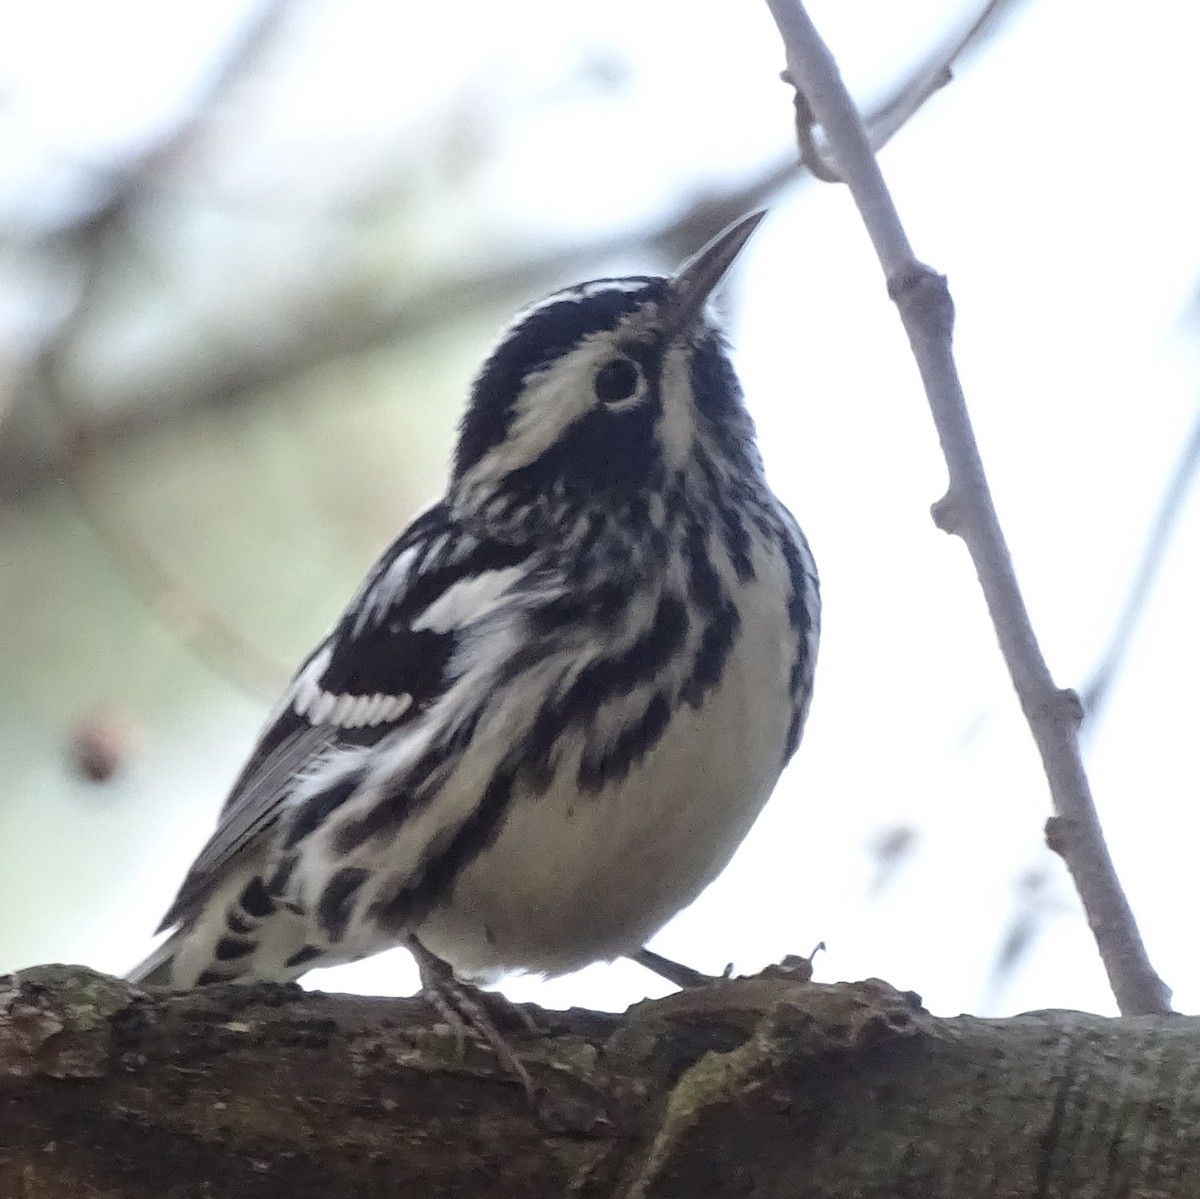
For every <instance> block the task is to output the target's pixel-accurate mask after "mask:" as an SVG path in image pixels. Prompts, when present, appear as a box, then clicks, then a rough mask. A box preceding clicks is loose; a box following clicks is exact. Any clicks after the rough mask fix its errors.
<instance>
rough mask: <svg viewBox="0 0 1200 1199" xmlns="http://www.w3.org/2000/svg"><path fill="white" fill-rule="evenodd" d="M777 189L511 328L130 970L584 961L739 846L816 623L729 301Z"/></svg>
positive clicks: (233, 973) (177, 974)
mask: <svg viewBox="0 0 1200 1199" xmlns="http://www.w3.org/2000/svg"><path fill="white" fill-rule="evenodd" d="M760 216H761V214H756V215H755V216H752V217H749V218H746V219H745V220H743V221H741V222H739V223H738V224H735V225H734V226H732V227H731V228H730V229H728V230H727V231H726V232H724V233H723V234H721V235H720V236H719V237H717V238H716V239H715V240H714V241H713V242H712V243H710V245H709V246H708V247H706V248H705V249H704V250H703V251H701V252H700V254H698V255H697V256H696V257H695V258H694V259H692V260H691V261H690V262H689V263H688V264H686V265H685V266H684V267H683V268H682V269H681V270H680V271H679V273H678V274H676V275H675V276H674V277H672V278H669V279H667V278H657V277H645V276H636V277H632V278H624V279H600V280H596V281H594V282H589V283H583V284H580V285H579V286H577V287H571V288H567V289H566V290H564V291H560V292H557V293H556V294H554V295H552V296H550V297H549V298H548V299H546V300H543V301H542V302H541V303H540V304H536V305H534V306H533V307H531V308H529V309H528V310H526V311H525V312H524V313H522V314H521V315H520V316H519V317H518V318H517V320H516V321H515V323H514V324H513V325H512V326H511V328H510V329H509V330H508V331H507V332H506V333H505V334H504V335H503V336H502V338H501V340H500V342H499V344H498V345H497V346H496V348H495V349H494V350H493V352H492V354H491V356H490V357H489V358H488V360H487V362H486V363H485V365H484V366H483V369H482V370H481V371H480V373H479V376H478V377H477V379H476V380H475V383H474V387H473V390H472V392H471V397H470V402H469V404H468V406H467V410H466V413H465V415H464V417H463V419H462V423H461V427H460V434H459V439H458V445H457V450H456V453H455V457H454V465H453V473H452V475H451V478H450V482H449V486H448V488H447V491H446V494H445V496H444V497H443V499H442V500H441V501H440V502H438V503H437V504H435V505H434V506H433V507H431V508H429V509H428V510H427V511H426V512H424V513H423V514H422V515H420V516H418V517H417V518H416V519H415V520H414V521H413V523H412V524H411V525H410V526H409V527H408V528H407V529H406V530H405V531H404V533H402V534H401V536H400V537H399V539H398V540H397V541H396V542H395V543H394V544H393V545H392V546H391V548H390V549H388V550H387V552H386V553H385V554H384V555H383V557H382V558H381V559H380V560H379V562H378V563H377V564H376V566H375V567H374V569H373V570H372V571H371V573H370V575H369V576H368V577H367V579H366V581H365V583H364V584H363V585H362V587H361V588H360V590H359V592H358V594H357V595H356V596H355V598H354V599H353V600H352V601H351V603H350V606H349V608H348V609H347V610H346V612H345V614H344V615H343V616H342V618H341V620H340V621H339V622H338V624H337V627H336V628H335V629H334V630H333V632H332V633H331V634H330V635H329V637H327V638H326V639H325V640H324V641H323V642H322V643H321V644H320V645H318V646H317V648H316V649H315V650H314V652H313V653H312V654H311V655H310V656H309V658H308V659H307V661H306V662H305V663H304V664H303V665H302V666H301V668H300V670H299V672H298V673H297V674H296V676H295V678H294V679H293V681H292V683H291V684H290V686H289V687H288V689H287V691H286V693H285V694H284V696H283V698H282V699H281V701H280V703H279V704H278V706H277V707H276V709H275V711H274V713H273V714H272V715H271V717H270V719H269V720H268V722H267V724H266V727H265V729H264V730H263V732H262V734H261V736H260V738H259V741H258V744H257V745H256V746H255V749H254V751H253V753H252V754H251V756H250V760H249V762H248V763H247V764H246V766H245V768H244V769H243V771H242V773H241V775H240V777H239V778H238V780H237V782H236V783H235V785H234V787H233V791H232V793H231V795H230V796H229V798H228V799H227V801H226V803H225V806H224V808H223V810H222V812H221V816H220V820H219V823H218V826H217V830H216V832H215V833H214V834H213V835H212V837H211V839H210V840H209V841H208V843H207V844H206V845H205V846H204V848H203V849H202V850H201V851H200V854H199V856H198V857H197V859H196V861H195V863H194V865H193V866H192V868H191V871H190V872H189V873H188V876H187V878H186V879H185V881H184V883H183V886H182V888H181V889H180V891H179V894H178V896H177V898H176V899H175V902H174V903H173V904H172V905H171V908H170V910H169V911H168V913H167V915H166V917H165V918H164V920H163V925H162V927H163V928H171V927H174V929H175V931H174V932H173V933H172V934H171V936H170V937H168V939H167V940H166V941H165V942H164V943H163V945H162V946H161V947H160V948H159V950H158V951H157V952H156V953H155V954H154V955H152V956H151V957H150V958H149V959H147V961H146V962H144V963H143V964H142V965H141V966H140V967H139V968H138V969H137V970H136V971H134V973H133V974H132V975H131V977H133V978H135V979H138V980H140V981H146V982H152V983H161V984H167V985H172V986H175V987H191V986H196V985H203V984H206V983H210V982H215V981H222V980H237V981H243V980H244V981H251V980H258V979H277V980H286V979H292V978H295V977H297V976H299V975H301V974H303V973H304V972H305V971H306V970H308V969H310V968H311V967H313V966H316V965H331V964H334V963H337V962H345V961H350V960H354V959H357V958H361V957H364V956H367V955H369V954H372V953H376V952H378V951H380V950H383V949H387V948H390V947H392V946H395V945H399V944H409V945H410V947H412V948H414V950H416V951H418V952H419V951H421V950H422V949H423V950H424V951H428V952H429V953H431V954H433V955H436V956H437V957H438V958H440V959H442V961H443V962H444V963H447V964H448V965H449V966H450V967H451V968H452V969H453V970H454V971H455V972H456V973H457V974H458V975H459V976H460V977H464V978H474V979H487V978H491V977H495V976H497V975H499V974H501V973H504V972H507V971H513V970H523V971H530V972H540V973H545V974H549V975H553V974H559V973H562V972H565V971H568V970H572V969H575V968H576V967H580V966H583V965H586V964H587V963H589V962H593V961H597V960H602V959H613V958H615V957H618V956H621V955H634V956H636V955H638V954H639V951H640V950H641V949H642V947H643V946H644V945H645V943H646V941H647V939H648V938H650V937H651V936H652V935H653V934H654V933H655V932H656V931H657V930H658V929H659V928H660V927H661V926H662V925H663V924H664V923H665V922H666V921H667V920H668V919H669V918H670V917H671V916H672V915H674V914H675V913H676V912H677V911H679V910H680V909H681V908H682V907H684V906H685V905H686V904H688V903H690V902H691V900H693V899H694V898H695V897H696V896H697V895H698V894H699V893H700V891H701V890H702V889H703V888H704V887H705V886H706V885H707V884H708V883H709V882H711V881H712V880H713V878H715V877H716V875H717V874H718V873H719V872H720V871H721V869H722V868H723V867H724V866H725V864H726V863H727V862H728V860H729V858H730V857H731V856H732V854H733V852H734V850H735V849H736V848H737V846H738V845H739V844H740V842H741V840H742V838H743V837H744V836H745V834H746V832H747V831H748V830H749V828H750V826H751V824H752V823H753V821H754V819H755V817H756V816H757V815H758V812H759V810H760V809H761V807H762V805H763V804H764V802H765V801H766V799H767V797H768V795H769V794H770V792H771V790H772V788H773V787H774V785H775V782H776V780H777V778H778V776H779V773H780V771H781V770H782V768H783V766H784V764H785V763H786V762H787V760H788V759H789V758H790V757H791V755H792V753H793V751H794V750H795V748H796V745H797V742H798V741H799V738H800V732H801V728H802V725H803V723H804V717H805V712H806V710H807V707H808V701H809V694H810V691H811V686H812V675H813V664H814V659H815V655H816V650H817V636H818V616H819V600H818V592H817V576H816V570H815V568H814V565H813V561H812V558H811V556H810V555H809V551H808V547H807V545H806V543H805V541H804V537H803V536H802V534H801V532H800V530H799V528H798V526H797V525H796V522H795V521H794V520H793V519H792V517H791V515H790V514H789V513H788V511H787V510H786V509H785V508H784V507H783V506H782V505H781V504H780V503H779V501H778V500H777V499H776V498H775V496H774V495H773V494H772V492H771V491H770V489H769V488H768V486H767V483H766V481H765V479H764V477H763V468H762V464H761V461H760V458H759V454H758V450H757V448H756V446H755V442H754V429H753V425H752V423H751V420H750V417H749V416H748V414H747V412H746V410H745V407H744V406H743V402H742V394H741V388H740V385H739V383H738V380H737V378H736V376H735V374H734V371H733V367H732V365H731V363H730V361H729V358H728V356H727V353H726V347H725V343H724V340H723V338H722V336H721V334H720V332H719V331H718V330H717V328H716V327H715V326H714V324H713V323H712V321H711V319H710V317H709V315H708V313H707V300H708V297H709V295H710V293H711V292H712V290H713V288H714V287H715V286H716V284H717V283H718V282H719V281H720V279H721V277H722V276H723V275H724V274H725V272H726V270H727V269H728V267H729V265H730V264H731V263H732V262H733V260H734V258H735V257H736V255H737V253H738V252H739V250H740V249H741V247H742V246H743V245H744V244H745V242H746V240H747V238H748V237H749V236H750V234H751V233H752V232H753V230H754V227H755V226H756V225H757V223H758V220H759V219H760ZM414 938H415V940H414ZM643 960H645V956H643Z"/></svg>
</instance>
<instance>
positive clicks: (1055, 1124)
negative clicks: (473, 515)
mask: <svg viewBox="0 0 1200 1199" xmlns="http://www.w3.org/2000/svg"><path fill="white" fill-rule="evenodd" d="M529 1010H530V1013H531V1014H532V1015H534V1016H535V1018H536V1020H537V1022H538V1025H539V1026H540V1027H539V1029H538V1031H536V1032H531V1031H528V1030H521V1031H519V1032H513V1034H512V1038H511V1041H512V1045H513V1047H514V1049H515V1050H516V1051H517V1052H518V1053H519V1054H520V1056H521V1058H522V1060H523V1061H524V1062H525V1063H526V1065H527V1068H528V1069H529V1071H530V1073H531V1074H532V1075H533V1077H534V1079H535V1082H536V1083H537V1085H538V1087H539V1090H540V1096H539V1101H538V1105H537V1108H536V1110H535V1109H534V1108H533V1107H531V1106H530V1104H529V1101H528V1099H527V1097H526V1095H525V1092H524V1091H523V1090H522V1088H521V1086H520V1085H519V1084H518V1083H517V1082H516V1080H515V1079H513V1078H512V1077H511V1076H510V1075H508V1074H506V1073H505V1071H504V1070H503V1069H502V1068H501V1067H500V1066H499V1065H498V1064H497V1062H496V1060H495V1059H494V1057H493V1056H492V1055H491V1054H490V1053H489V1052H488V1051H487V1050H485V1049H484V1048H482V1047H481V1046H478V1045H476V1044H474V1043H473V1042H468V1043H467V1044H465V1045H464V1046H460V1045H459V1043H458V1041H457V1040H456V1038H455V1036H454V1034H453V1033H452V1032H451V1031H450V1030H448V1029H446V1028H445V1027H444V1026H439V1025H438V1023H437V1018H436V1016H435V1015H434V1014H433V1013H432V1011H431V1010H430V1009H429V1008H428V1007H427V1006H426V1005H425V1004H424V1003H423V1002H422V1001H421V1000H419V999H417V1000H395V999H368V998H358V997H353V996H344V995H343V996H331V995H320V994H312V993H306V992H304V991H301V990H300V989H298V988H296V987H280V986H256V987H232V986H231V987H214V988H209V989H206V990H204V991H201V992H196V993H191V994H181V995H149V994H147V993H145V992H141V991H139V990H137V989H136V988H133V987H131V986H129V985H128V984H127V983H124V982H121V981H119V980H116V979H112V978H108V977H106V976H104V975H100V974H96V973H94V972H92V971H89V970H85V969H82V968H77V967H61V966H50V967H41V968H38V969H35V970H29V971H24V972H22V973H21V974H19V975H15V976H12V977H10V978H7V979H0V1196H2V1197H4V1199H8V1197H9V1196H12V1197H14V1199H60V1197H66V1196H71V1197H72V1199H75V1197H78V1196H87V1197H89V1199H117V1197H118V1196H119V1197H121V1199H134V1197H136V1199H141V1197H143V1196H144V1197H149V1196H154V1197H156V1199H157V1197H159V1196H163V1195H168V1196H183V1197H190V1196H204V1197H205V1199H224V1197H226V1196H229V1197H233V1196H237V1197H238V1199H267V1197H272V1199H274V1197H283V1196H287V1197H288V1199H305V1197H307V1196H320V1197H321V1199H339V1197H340V1196H376V1195H378V1196H385V1195H386V1196H389V1197H390V1199H394V1197H397V1196H414V1197H421V1196H438V1197H439V1199H449V1197H454V1196H482V1195H486V1196H488V1197H489V1199H503V1197H506V1196H526V1197H534V1199H536V1197H539V1196H555V1197H559V1196H564V1195H575V1196H627V1197H629V1199H668V1197H676V1196H678V1197H684V1196H686V1197H687V1199H696V1197H697V1196H705V1197H715V1199H720V1197H722V1196H734V1195H736V1196H746V1195H754V1196H767V1197H775V1196H778V1197H780V1199H783V1197H784V1196H787V1197H788V1199H808V1197H812V1196H821V1197H823V1199H835V1197H840V1196H847V1197H849V1196H855V1197H856V1199H871V1197H876V1196H878V1197H881V1199H882V1197H884V1196H886V1197H887V1199H898V1197H901V1196H914V1197H915V1196H919V1197H921V1199H940V1197H943V1196H945V1197H947V1199H948V1197H950V1196H953V1197H954V1199H972V1197H973V1196H985V1195H986V1196H990V1197H1000V1199H1016V1197H1018V1196H1019V1197H1027V1196H1028V1197H1033V1196H1037V1197H1038V1199H1052V1197H1055V1196H1064V1197H1065V1196H1071V1197H1072V1199H1087V1197H1089V1196H1101V1195H1103V1196H1121V1197H1128V1199H1150V1197H1152V1196H1153V1197H1155V1199H1166V1197H1175V1196H1178V1197H1180V1199H1184V1197H1188V1199H1192V1197H1194V1196H1197V1195H1200V1086H1197V1075H1198V1073H1200V1020H1197V1019H1190V1018H1183V1017H1144V1018H1137V1019H1123V1020H1109V1019H1104V1018H1101V1017H1097V1016H1088V1015H1082V1014H1079V1013H1074V1012H1039V1013H1033V1014H1030V1015H1025V1016H1020V1017H1016V1018H1014V1019H1009V1020H979V1019H974V1018H971V1017H967V1016H962V1017H958V1018H956V1019H938V1018H934V1017H932V1016H930V1015H928V1014H927V1013H926V1012H924V1011H923V1010H922V1009H921V1008H920V1006H919V1003H918V1001H917V1000H916V997H915V996H911V995H904V994H900V993H899V992H896V991H894V990H892V989H891V988H890V987H888V986H887V985H886V984H884V983H880V982H878V981H874V980H872V981H868V982H863V983H846V984H838V985H835V986H820V985H816V984H811V983H806V982H805V981H804V980H803V972H802V971H800V972H798V973H789V972H788V971H786V970H776V971H773V972H768V973H766V974H764V975H760V976H757V977H755V978H752V979H744V980H735V981H732V982H728V983H721V984H717V985H715V986H713V987H711V988H706V989H704V990H701V991H697V992H690V993H684V994H681V995H677V996H673V997H671V998H669V999H666V1000H661V1001H658V1002H654V1003H646V1004H642V1005H639V1006H638V1007H635V1008H633V1009H631V1010H630V1011H629V1012H628V1013H626V1014H625V1015H624V1016H612V1015H603V1014H598V1013H593V1012H583V1011H571V1012H562V1013H559V1012H542V1011H539V1010H537V1009H529ZM460 1050H461V1052H460Z"/></svg>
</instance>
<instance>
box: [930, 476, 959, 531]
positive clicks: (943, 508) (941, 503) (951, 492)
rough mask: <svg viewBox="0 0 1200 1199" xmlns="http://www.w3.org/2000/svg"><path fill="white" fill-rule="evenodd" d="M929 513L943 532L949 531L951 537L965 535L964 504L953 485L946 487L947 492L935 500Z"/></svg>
mask: <svg viewBox="0 0 1200 1199" xmlns="http://www.w3.org/2000/svg"><path fill="white" fill-rule="evenodd" d="M929 515H930V516H931V517H932V518H933V523H934V524H935V525H937V527H938V528H939V529H941V531H942V532H943V533H948V534H949V535H950V536H951V537H961V536H962V535H963V512H962V504H961V503H960V502H959V498H958V492H957V491H956V489H955V488H954V487H953V486H950V487H948V488H947V489H946V494H945V495H944V496H942V498H941V499H940V500H934V501H933V503H932V504H930V505H929Z"/></svg>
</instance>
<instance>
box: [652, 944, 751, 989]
mask: <svg viewBox="0 0 1200 1199" xmlns="http://www.w3.org/2000/svg"><path fill="white" fill-rule="evenodd" d="M629 956H630V959H631V960H632V961H635V962H637V964H638V965H639V966H645V968H646V969H647V970H650V971H652V972H653V973H654V974H657V975H659V976H660V977H661V978H665V979H666V980H667V982H672V983H674V984H675V985H676V986H677V987H682V988H683V989H684V990H687V989H688V988H689V987H707V986H709V985H710V984H711V983H715V982H721V981H723V980H724V979H727V978H730V977H731V976H732V975H733V963H732V962H730V963H729V965H728V966H726V967H725V972H724V973H723V974H705V973H704V972H703V971H701V970H693V969H692V968H691V966H684V965H681V964H680V963H679V962H673V961H671V959H670V958H665V957H663V956H662V954H661V953H655V952H654V950H652V949H639V950H638V951H637V953H633V954H630V955H629Z"/></svg>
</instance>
